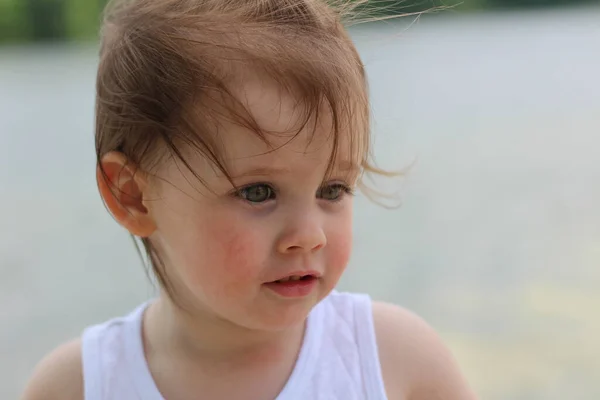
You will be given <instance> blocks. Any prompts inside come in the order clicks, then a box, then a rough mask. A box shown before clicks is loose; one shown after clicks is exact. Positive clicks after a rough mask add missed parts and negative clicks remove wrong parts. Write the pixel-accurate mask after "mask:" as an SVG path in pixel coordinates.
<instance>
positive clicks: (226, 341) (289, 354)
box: [144, 294, 305, 367]
mask: <svg viewBox="0 0 600 400" xmlns="http://www.w3.org/2000/svg"><path fill="white" fill-rule="evenodd" d="M144 319H145V331H146V339H147V341H148V342H150V344H151V347H152V348H154V349H155V350H159V349H163V350H167V351H169V352H170V353H171V354H173V352H175V354H180V355H182V356H185V357H186V358H193V359H195V360H202V361H206V362H209V361H210V363H212V364H221V365H227V366H228V367H234V366H235V365H236V364H237V365H240V366H242V365H247V364H252V365H255V364H257V363H260V361H267V360H268V361H270V362H269V363H272V362H274V361H275V362H277V361H279V362H287V361H290V362H292V363H293V362H294V361H295V359H296V358H297V355H298V352H299V350H300V347H301V344H302V340H303V337H304V329H305V323H302V324H299V325H298V326H293V327H290V328H289V329H286V330H281V331H274V332H272V331H264V330H256V329H249V328H245V327H242V326H239V325H236V324H234V323H232V322H230V321H227V320H225V319H223V318H220V317H218V316H216V315H214V314H211V313H209V312H204V311H202V310H194V311H193V312H189V311H184V310H182V309H181V308H180V307H178V306H177V305H175V304H173V302H172V301H171V300H170V299H169V297H168V296H167V295H165V294H161V296H160V298H159V300H158V301H157V302H156V303H154V304H152V305H151V306H150V308H149V309H148V311H147V313H146V316H145V318H144Z"/></svg>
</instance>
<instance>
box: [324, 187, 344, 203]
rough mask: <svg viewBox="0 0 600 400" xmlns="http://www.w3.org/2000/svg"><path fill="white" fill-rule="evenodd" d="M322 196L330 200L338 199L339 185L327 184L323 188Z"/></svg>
mask: <svg viewBox="0 0 600 400" xmlns="http://www.w3.org/2000/svg"><path fill="white" fill-rule="evenodd" d="M323 192H324V193H323V194H322V196H323V197H324V198H326V199H329V200H334V199H337V198H338V197H339V195H340V188H339V187H338V186H327V187H325V188H324V190H323Z"/></svg>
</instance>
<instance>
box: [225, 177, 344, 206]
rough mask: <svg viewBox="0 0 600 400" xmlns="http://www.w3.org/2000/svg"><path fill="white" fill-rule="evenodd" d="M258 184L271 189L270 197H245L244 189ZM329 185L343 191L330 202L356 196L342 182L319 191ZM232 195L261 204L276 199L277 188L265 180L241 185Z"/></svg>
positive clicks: (251, 202)
mask: <svg viewBox="0 0 600 400" xmlns="http://www.w3.org/2000/svg"><path fill="white" fill-rule="evenodd" d="M258 186H264V187H267V188H268V189H269V190H270V191H271V193H270V196H269V197H268V198H267V199H266V200H265V201H256V202H253V201H250V200H248V199H247V198H245V196H244V195H243V193H244V191H247V190H249V189H251V188H255V187H258ZM328 187H329V188H332V189H333V188H334V189H340V190H341V191H342V193H341V194H340V195H339V196H338V197H337V198H335V199H332V200H327V201H328V202H330V203H338V202H340V201H341V200H343V198H344V197H345V196H346V195H349V196H354V194H355V193H354V189H353V188H352V187H350V186H349V185H347V184H344V183H340V182H336V183H331V184H327V185H324V186H321V187H320V188H319V191H321V190H323V189H324V188H328ZM317 193H318V192H317ZM231 195H232V196H233V197H235V198H238V199H241V200H244V201H246V202H247V203H250V204H254V205H259V204H263V203H266V202H267V201H269V200H274V199H276V198H277V191H276V190H275V188H273V186H272V185H271V184H268V183H264V182H258V183H252V184H249V185H246V186H243V187H241V188H239V189H237V190H235V191H234V192H232V193H231Z"/></svg>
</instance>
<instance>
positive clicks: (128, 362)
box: [82, 291, 387, 400]
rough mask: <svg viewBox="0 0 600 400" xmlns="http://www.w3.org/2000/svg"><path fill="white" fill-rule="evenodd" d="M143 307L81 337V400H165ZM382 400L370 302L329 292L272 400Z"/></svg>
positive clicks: (315, 311)
mask: <svg viewBox="0 0 600 400" xmlns="http://www.w3.org/2000/svg"><path fill="white" fill-rule="evenodd" d="M146 306H147V304H143V305H141V306H140V307H138V308H137V309H136V310H135V311H133V312H132V313H131V314H129V315H128V316H125V317H122V318H116V319H113V320H110V321H107V322H105V323H103V324H101V325H95V326H92V327H90V328H87V329H86V330H85V331H84V333H83V337H82V357H83V379H84V388H85V396H84V398H85V400H134V399H140V400H164V399H163V397H162V396H161V394H160V392H159V391H158V389H157V388H156V385H155V383H154V380H153V379H152V376H151V374H150V371H149V369H148V365H147V364H146V358H145V356H144V349H143V344H142V333H141V327H142V315H143V313H144V310H145V309H146ZM307 399H311V400H359V399H360V400H386V399H387V397H386V394H385V389H384V386H383V379H382V377H381V368H380V365H379V357H378V353H377V342H376V340H375V330H374V326H373V315H372V308H371V299H370V298H369V297H368V296H367V295H363V294H351V293H339V292H335V291H334V292H332V293H331V294H330V295H329V296H327V297H326V298H325V299H324V300H323V301H321V302H320V303H319V304H318V305H317V306H315V307H314V308H313V310H312V311H311V312H310V314H309V316H308V320H307V324H306V332H305V335H304V341H303V343H302V348H301V349H300V354H299V356H298V360H297V361H296V365H295V366H294V369H293V371H292V374H291V376H290V378H289V379H288V381H287V383H286V385H285V387H284V388H283V390H282V391H281V393H280V394H279V395H278V396H277V398H276V399H274V400H307Z"/></svg>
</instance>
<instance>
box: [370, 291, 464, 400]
mask: <svg viewBox="0 0 600 400" xmlns="http://www.w3.org/2000/svg"><path fill="white" fill-rule="evenodd" d="M373 319H374V323H375V332H376V335H377V343H378V347H379V357H380V361H381V368H382V374H383V379H384V383H385V387H386V391H387V394H388V398H389V399H390V400H400V399H402V400H404V399H408V400H475V399H476V396H475V394H474V393H473V392H472V391H471V389H470V387H469V385H468V384H467V382H466V380H465V378H464V377H463V375H462V374H461V372H460V370H459V368H458V366H457V364H456V362H455V360H454V357H453V356H452V354H451V353H450V351H449V350H448V349H447V348H446V346H444V344H443V343H442V341H441V340H440V338H439V337H438V335H437V334H436V333H435V332H434V331H433V329H432V328H431V327H429V326H428V325H427V323H425V322H424V321H423V320H422V319H421V318H419V317H417V316H416V315H414V314H412V313H410V312H409V311H407V310H404V309H402V308H401V307H398V306H395V305H392V304H386V303H377V302H375V303H374V304H373Z"/></svg>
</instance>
